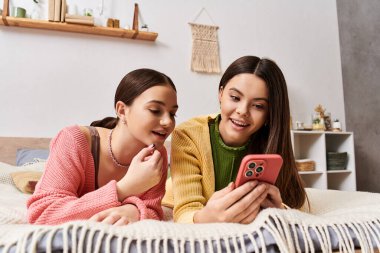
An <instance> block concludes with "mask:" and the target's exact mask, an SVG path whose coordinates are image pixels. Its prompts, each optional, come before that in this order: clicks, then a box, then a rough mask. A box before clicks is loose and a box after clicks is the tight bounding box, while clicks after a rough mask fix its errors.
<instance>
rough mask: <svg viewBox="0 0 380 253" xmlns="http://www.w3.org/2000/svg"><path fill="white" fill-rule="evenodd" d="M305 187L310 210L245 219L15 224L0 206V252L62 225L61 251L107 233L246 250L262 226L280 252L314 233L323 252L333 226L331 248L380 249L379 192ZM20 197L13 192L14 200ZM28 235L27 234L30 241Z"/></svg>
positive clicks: (103, 242) (79, 248)
mask: <svg viewBox="0 0 380 253" xmlns="http://www.w3.org/2000/svg"><path fill="white" fill-rule="evenodd" d="M3 186H4V185H3ZM12 187H14V186H12ZM0 190H1V191H2V192H3V190H6V191H8V192H7V193H8V196H10V197H15V196H12V195H14V192H13V191H12V190H10V188H9V189H4V187H1V188H0ZM307 193H308V196H309V199H310V201H311V208H312V210H311V211H312V214H308V213H303V212H300V211H297V210H280V209H266V210H263V211H262V212H261V213H260V214H259V216H258V217H257V219H256V220H255V221H254V222H253V223H251V224H249V225H239V224H226V223H219V224H194V225H187V224H176V223H173V222H159V221H153V220H144V221H141V222H136V223H133V224H131V225H128V226H124V227H114V226H108V225H103V224H100V223H91V222H86V221H76V222H70V223H66V224H62V225H60V226H32V225H26V224H25V225H17V224H16V225H15V224H9V223H10V222H12V221H11V219H14V220H13V222H15V223H20V222H23V221H24V220H25V217H17V215H20V213H19V212H18V213H15V212H13V211H12V209H10V210H9V213H8V214H6V213H5V210H6V208H5V207H4V208H3V206H1V207H2V208H1V215H2V216H3V215H7V218H6V219H4V217H1V219H0V221H1V222H2V223H3V224H2V225H0V247H4V248H3V251H2V252H8V250H9V249H10V247H11V246H12V245H16V252H26V251H28V250H30V249H34V250H35V247H36V245H37V244H38V242H39V240H40V238H41V237H42V236H46V250H47V251H48V252H49V251H50V250H52V241H53V236H54V235H55V233H57V231H62V235H63V247H64V252H99V251H100V249H101V248H103V251H104V252H111V246H110V245H111V239H112V240H116V246H115V247H114V250H116V251H115V252H128V251H129V250H131V248H130V247H132V245H134V246H133V247H134V250H136V251H139V252H158V251H160V252H167V251H171V252H173V251H174V252H185V250H189V251H190V252H195V250H196V249H198V250H199V251H200V252H222V251H227V252H237V251H239V252H241V251H242V252H245V248H244V247H242V245H245V244H243V241H244V237H245V238H249V240H250V241H251V245H253V248H254V249H255V250H256V252H266V249H265V247H263V248H261V245H266V237H265V235H264V233H263V231H267V232H268V233H269V234H270V235H271V236H272V237H273V239H274V240H275V242H276V244H277V245H278V247H279V249H280V251H281V252H301V249H302V248H303V249H305V252H315V250H316V249H315V244H314V243H313V242H312V237H314V238H318V240H317V241H318V242H319V244H320V245H321V251H322V252H331V247H332V246H331V245H332V241H331V237H330V233H332V231H333V233H335V237H336V238H337V240H338V242H339V243H338V248H337V249H335V250H338V251H340V252H354V246H353V245H354V241H353V239H352V235H354V236H355V237H356V240H358V242H359V243H360V248H361V251H362V252H374V251H373V246H375V247H377V248H378V249H380V194H375V193H365V192H343V191H333V190H315V189H307ZM22 196H25V195H22ZM23 199H24V197H18V198H16V200H17V201H22V200H23ZM3 200H4V199H2V200H1V201H3ZM2 203H3V202H2ZM2 203H1V205H2ZM17 210H18V209H17ZM18 211H19V210H18ZM23 215H25V211H24V213H23ZM21 216H22V215H21ZM4 223H8V224H4ZM296 227H299V229H298V231H300V232H299V233H298V234H297V233H295V231H296ZM349 231H351V234H350V232H349ZM95 234H97V235H98V236H95ZM28 237H30V238H31V239H29V244H30V245H29V246H27V245H28V243H27V239H28ZM254 237H256V238H254ZM70 238H77V240H71V239H70ZM314 241H315V240H314ZM185 243H186V244H185ZM304 243H305V244H304ZM185 245H186V246H185ZM146 246H148V249H146ZM170 247H172V248H171V249H170ZM173 248H174V250H173ZM198 250H197V251H198ZM32 251H33V250H30V252H32ZM28 252H29V251H28ZM377 252H378V251H377Z"/></svg>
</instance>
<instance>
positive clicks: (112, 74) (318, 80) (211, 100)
mask: <svg viewBox="0 0 380 253" xmlns="http://www.w3.org/2000/svg"><path fill="white" fill-rule="evenodd" d="M41 1H42V7H43V8H45V7H46V6H45V5H46V2H47V0H41ZM0 2H1V6H2V1H0ZM30 2H31V3H29V4H28V6H25V7H27V8H28V11H29V12H31V8H32V7H33V3H32V0H30ZM73 2H75V1H68V3H69V4H72V3H73ZM76 2H78V3H81V4H82V6H79V5H78V9H79V10H80V9H82V8H84V7H92V8H93V9H94V10H95V12H97V11H98V10H99V8H98V7H99V4H100V3H101V0H98V1H90V0H86V1H76ZM136 2H137V3H139V7H140V10H141V14H142V17H143V20H144V21H145V22H146V23H147V24H148V25H149V27H150V30H151V31H155V32H157V33H158V34H159V35H158V38H157V40H156V42H144V41H134V40H128V39H119V38H113V37H103V36H97V35H86V34H75V33H65V32H55V31H47V30H38V29H27V28H17V27H3V26H0V38H1V39H0V57H1V61H0V74H1V81H0V82H1V83H0V102H1V105H0V136H42V137H51V136H54V135H55V134H56V132H57V131H58V130H59V129H60V128H62V127H64V126H66V125H72V124H83V125H88V124H90V123H91V122H92V121H93V120H97V119H100V118H103V117H105V116H109V115H114V113H113V96H114V92H115V89H116V87H117V85H118V84H119V81H120V80H121V78H122V77H123V76H124V75H125V74H126V73H127V72H129V71H131V70H133V69H136V68H140V67H148V68H153V69H157V70H159V71H162V72H164V73H166V74H167V75H169V76H170V77H172V79H173V81H174V82H175V84H176V86H177V89H178V101H179V105H180V109H179V111H178V118H177V122H182V121H184V120H186V119H188V118H190V117H192V116H194V115H198V114H206V113H212V112H216V111H217V110H218V108H219V106H218V101H217V89H218V83H219V80H220V78H221V75H207V74H199V73H194V72H191V70H190V57H191V45H192V42H191V32H190V27H189V25H188V22H190V21H193V19H194V17H195V16H196V14H197V13H198V11H199V10H200V9H201V8H202V7H205V8H206V10H207V11H208V13H209V14H210V15H211V17H212V20H213V21H214V22H215V24H217V25H218V26H219V27H220V29H219V43H220V59H221V65H222V69H223V70H225V69H226V68H227V66H228V65H229V64H230V63H231V62H232V61H233V60H235V59H236V58H238V57H240V56H243V55H257V56H260V57H269V58H272V59H274V60H275V61H276V62H277V63H278V64H279V66H280V67H281V68H282V70H283V72H284V74H285V77H286V79H287V82H288V89H289V94H290V104H291V112H292V117H293V122H294V121H296V120H301V121H304V122H308V121H309V120H310V114H311V113H312V111H313V109H314V107H315V106H316V105H317V104H319V103H321V104H322V105H324V106H325V107H326V108H327V110H328V111H330V112H331V113H332V117H333V118H339V119H340V120H341V121H342V123H343V126H345V117H344V101H343V88H342V77H341V63H340V51H339V36H338V21H337V11H336V2H335V1H331V0H308V1H303V0H293V1H280V0H266V1H260V0H235V1H229V0H209V1H202V0H192V1H185V0H176V1H174V0H156V1H147V0H141V1H136ZM11 3H14V4H16V5H20V6H23V5H22V4H23V3H24V4H25V1H21V0H20V1H16V0H13V1H11ZM133 3H134V2H130V1H123V0H112V1H111V0H104V6H105V9H104V13H105V14H104V18H105V17H107V16H113V17H117V18H119V19H120V20H121V25H122V26H125V25H126V24H127V23H128V24H129V25H131V23H132V17H133ZM44 15H45V13H44ZM45 16H46V15H45ZM99 20H100V19H98V21H99ZM199 21H200V22H205V23H212V21H210V20H209V19H208V17H207V15H202V16H201V17H200V19H199ZM99 22H100V21H99Z"/></svg>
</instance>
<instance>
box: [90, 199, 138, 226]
mask: <svg viewBox="0 0 380 253" xmlns="http://www.w3.org/2000/svg"><path fill="white" fill-rule="evenodd" d="M139 216H140V212H139V210H138V209H137V207H136V206H135V205H131V204H126V205H122V206H118V207H113V208H110V209H107V210H104V211H101V212H99V213H97V214H95V215H94V216H92V217H91V218H90V219H89V220H90V221H97V222H102V223H106V224H110V225H115V226H122V225H127V224H129V223H132V222H135V221H138V220H139Z"/></svg>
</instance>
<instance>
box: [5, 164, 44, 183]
mask: <svg viewBox="0 0 380 253" xmlns="http://www.w3.org/2000/svg"><path fill="white" fill-rule="evenodd" d="M45 164H46V161H41V162H36V163H31V164H28V165H24V166H14V165H11V164H8V163H3V162H0V184H11V185H14V182H13V180H12V177H11V175H10V173H12V172H17V171H41V172H42V171H43V170H44V167H45Z"/></svg>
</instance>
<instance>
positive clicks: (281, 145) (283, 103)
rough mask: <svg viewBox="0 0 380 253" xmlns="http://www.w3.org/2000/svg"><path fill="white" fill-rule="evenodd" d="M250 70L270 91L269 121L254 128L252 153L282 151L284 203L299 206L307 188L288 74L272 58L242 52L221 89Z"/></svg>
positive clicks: (221, 81) (281, 177)
mask: <svg viewBox="0 0 380 253" xmlns="http://www.w3.org/2000/svg"><path fill="white" fill-rule="evenodd" d="M242 73H249V74H254V75H256V76H257V77H259V78H261V79H262V80H264V81H265V83H266V86H267V88H268V92H269V98H268V104H269V107H268V119H267V124H266V125H264V126H263V127H261V128H260V129H259V130H258V131H257V132H255V133H254V134H253V135H252V137H251V139H252V141H251V142H250V146H249V153H265V154H279V155H281V156H282V158H283V160H284V163H283V166H282V169H281V171H280V174H279V176H278V178H277V181H276V186H277V187H278V188H279V190H280V192H281V196H282V198H283V201H284V203H285V204H287V205H288V206H290V207H293V208H300V207H302V205H303V204H304V202H305V200H306V192H305V189H304V184H303V182H302V179H301V177H300V175H299V174H298V171H297V168H296V164H295V160H294V155H293V149H292V144H291V137H290V109H289V98H288V91H287V86H286V81H285V77H284V75H283V73H282V71H281V69H280V68H279V67H278V66H277V64H276V63H275V62H274V61H272V60H270V59H260V58H258V57H256V56H243V57H241V58H239V59H237V60H236V61H234V62H233V63H232V64H231V65H230V66H229V67H228V68H227V70H226V71H225V73H224V74H223V77H222V79H221V80H220V84H219V90H220V89H223V88H224V87H225V86H226V85H227V83H228V82H229V80H231V79H232V78H233V77H234V76H236V75H239V74H242Z"/></svg>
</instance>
